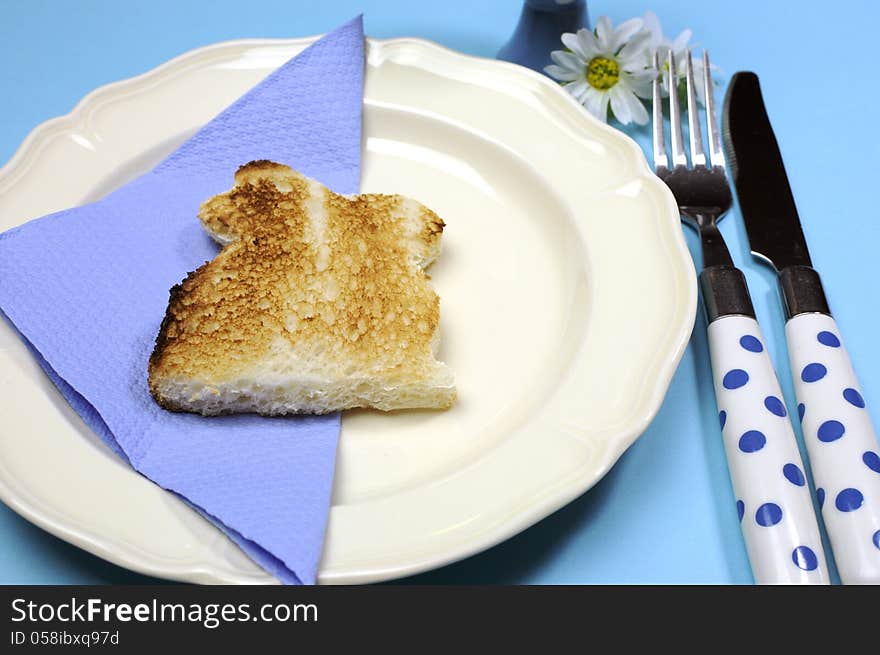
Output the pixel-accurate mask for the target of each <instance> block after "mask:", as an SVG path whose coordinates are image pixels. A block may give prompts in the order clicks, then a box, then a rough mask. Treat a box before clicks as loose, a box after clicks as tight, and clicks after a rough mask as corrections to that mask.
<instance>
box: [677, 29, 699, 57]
mask: <svg viewBox="0 0 880 655" xmlns="http://www.w3.org/2000/svg"><path fill="white" fill-rule="evenodd" d="M693 34H694V33H693V32H692V31H691V30H689V29H688V30H684V31H683V32H682V33H681V34H679V35H678V36H677V37H675V39H674V40H673V41H672V49H673V50H675V51H676V52H678V51H679V50H684V49H685V48H686V47H687V44H688V41H690V40H691V36H693Z"/></svg>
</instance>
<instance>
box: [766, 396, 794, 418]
mask: <svg viewBox="0 0 880 655" xmlns="http://www.w3.org/2000/svg"><path fill="white" fill-rule="evenodd" d="M764 407H766V408H767V409H769V410H770V413H771V414H776V416H786V415H788V412H787V411H785V405H783V404H782V401H781V400H779V398H777V397H776V396H767V397H766V398H764Z"/></svg>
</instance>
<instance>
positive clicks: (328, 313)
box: [149, 161, 455, 414]
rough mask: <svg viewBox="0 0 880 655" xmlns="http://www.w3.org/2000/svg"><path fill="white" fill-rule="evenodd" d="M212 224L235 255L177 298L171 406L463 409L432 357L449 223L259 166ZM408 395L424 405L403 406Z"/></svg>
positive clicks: (162, 396)
mask: <svg viewBox="0 0 880 655" xmlns="http://www.w3.org/2000/svg"><path fill="white" fill-rule="evenodd" d="M199 218H200V219H201V221H202V223H203V225H204V227H205V229H206V230H207V231H208V232H209V233H210V234H211V235H212V236H213V237H214V238H215V239H216V240H217V241H218V242H220V243H221V244H225V245H224V247H223V249H222V250H221V252H220V253H219V254H218V255H217V257H215V258H214V259H213V260H212V261H210V262H207V263H205V264H204V265H203V266H200V267H199V268H198V269H196V270H195V271H193V272H192V273H190V274H189V275H188V276H187V277H186V279H185V280H183V282H181V283H180V284H179V285H176V286H174V287H173V288H172V289H171V293H170V298H169V303H168V309H167V311H166V315H165V318H164V320H163V321H162V325H161V328H160V330H159V335H158V337H157V339H156V346H155V349H154V351H153V354H152V356H151V357H150V362H149V385H150V391H151V393H152V394H153V397H154V398H155V399H156V401H157V402H158V403H159V404H160V405H162V406H163V407H165V408H166V409H171V410H176V411H195V412H199V413H203V414H216V413H228V412H237V411H257V412H260V413H265V414H280V413H296V412H312V413H322V412H325V411H326V412H329V411H335V410H338V409H344V408H347V407H363V406H374V407H379V408H381V409H398V408H401V407H413V406H416V407H443V406H448V405H449V404H451V403H452V402H453V400H454V397H455V393H454V386H452V383H451V376H450V375H449V374H448V370H447V369H446V368H445V366H444V365H443V364H440V363H439V362H437V361H436V360H435V359H434V356H433V351H432V347H433V345H434V343H435V341H436V335H437V330H438V324H439V315H440V308H439V298H438V297H437V294H436V293H434V291H433V290H432V289H431V287H430V285H429V283H428V276H427V275H426V274H425V272H424V270H423V269H424V267H426V266H427V265H429V264H430V263H431V262H432V261H433V260H434V259H435V258H436V256H437V255H438V254H439V249H440V237H441V235H442V232H443V227H444V223H443V221H442V220H441V219H440V218H439V217H438V216H437V215H436V214H434V213H433V212H432V211H431V210H429V209H427V208H426V207H424V206H422V205H419V204H418V203H416V202H414V201H412V200H409V199H407V198H404V197H402V196H393V195H379V194H363V195H355V196H342V195H338V194H335V193H333V192H332V191H330V190H328V189H326V188H325V187H323V186H322V185H320V184H318V183H317V182H315V181H314V180H310V179H309V178H306V177H305V176H303V175H301V174H299V173H297V172H295V171H293V170H292V169H290V168H289V167H287V166H283V165H281V164H276V163H273V162H269V161H254V162H250V163H248V164H246V165H244V166H242V167H241V168H239V170H238V171H237V172H236V174H235V185H234V187H233V188H232V189H231V190H230V191H228V192H226V193H223V194H220V195H218V196H215V197H213V198H211V199H209V200H208V201H206V202H205V203H204V204H203V205H202V207H201V209H200V212H199ZM358 385H359V386H360V391H358V390H357V389H356V387H358ZM395 388H399V389H402V390H404V393H402V394H400V395H402V396H407V394H408V395H409V396H415V397H409V398H400V399H397V400H396V399H395V398H394V394H393V393H392V394H391V395H390V396H389V394H388V393H387V391H388V390H394V389H395ZM383 389H384V390H385V392H382V390H383ZM242 390H243V391H242ZM413 390H416V392H415V393H412V392H413ZM418 390H421V391H418ZM432 390H433V391H432ZM267 394H269V395H270V396H272V397H271V398H267ZM377 394H378V395H377ZM379 396H381V397H379Z"/></svg>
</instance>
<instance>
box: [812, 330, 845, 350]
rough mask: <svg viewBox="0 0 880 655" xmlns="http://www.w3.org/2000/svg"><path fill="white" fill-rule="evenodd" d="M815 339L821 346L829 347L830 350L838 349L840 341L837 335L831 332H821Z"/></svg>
mask: <svg viewBox="0 0 880 655" xmlns="http://www.w3.org/2000/svg"><path fill="white" fill-rule="evenodd" d="M816 338H817V339H818V340H819V343H821V344H822V345H823V346H829V347H830V348H840V339H838V338H837V335H836V334H834V333H833V332H828V331H826V330H823V331H822V332H820V333H819V334H817V335H816Z"/></svg>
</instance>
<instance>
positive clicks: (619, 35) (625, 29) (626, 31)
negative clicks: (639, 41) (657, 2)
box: [611, 18, 643, 53]
mask: <svg viewBox="0 0 880 655" xmlns="http://www.w3.org/2000/svg"><path fill="white" fill-rule="evenodd" d="M642 24H643V23H642V19H641V18H630V19H629V20H628V21H625V22H623V23H621V24H620V25H618V26H617V29H616V30H614V35H613V37H612V40H611V52H613V53H616V52H617V51H618V50H620V48H621V47H623V45H624V44H625V43H626V42H627V41H629V40H630V38H631V37H632V36H633V35H634V34H636V33H637V32H639V31H641V29H642Z"/></svg>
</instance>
